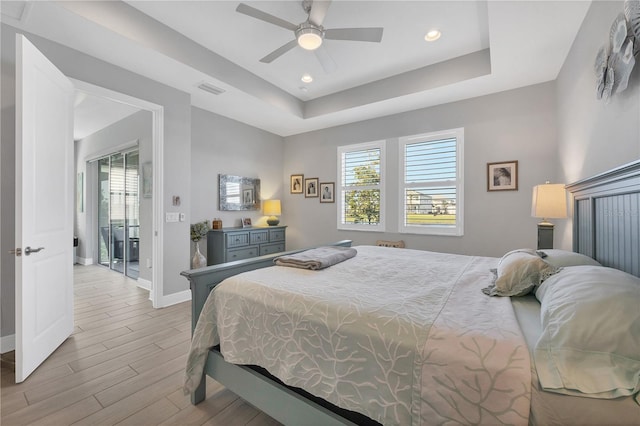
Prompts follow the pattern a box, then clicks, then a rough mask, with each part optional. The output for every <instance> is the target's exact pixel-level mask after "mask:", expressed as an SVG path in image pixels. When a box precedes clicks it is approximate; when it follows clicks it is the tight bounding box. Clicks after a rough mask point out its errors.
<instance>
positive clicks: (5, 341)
mask: <svg viewBox="0 0 640 426" xmlns="http://www.w3.org/2000/svg"><path fill="white" fill-rule="evenodd" d="M15 350H16V335H15V334H11V335H9V336H2V337H0V354H6V353H7V352H11V351H15Z"/></svg>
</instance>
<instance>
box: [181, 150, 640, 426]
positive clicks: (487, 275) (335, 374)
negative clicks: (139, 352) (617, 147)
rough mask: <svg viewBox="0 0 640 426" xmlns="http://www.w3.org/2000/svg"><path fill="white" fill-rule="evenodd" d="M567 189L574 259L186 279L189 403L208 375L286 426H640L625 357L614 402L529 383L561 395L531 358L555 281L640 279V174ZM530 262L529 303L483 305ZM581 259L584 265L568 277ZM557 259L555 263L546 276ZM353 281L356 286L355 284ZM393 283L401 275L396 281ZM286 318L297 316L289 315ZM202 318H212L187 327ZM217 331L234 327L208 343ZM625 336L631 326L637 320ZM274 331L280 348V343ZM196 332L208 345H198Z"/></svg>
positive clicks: (216, 273)
mask: <svg viewBox="0 0 640 426" xmlns="http://www.w3.org/2000/svg"><path fill="white" fill-rule="evenodd" d="M568 189H569V191H570V192H571V193H572V202H573V208H574V250H575V251H576V252H578V253H583V254H584V255H585V256H582V255H580V256H581V257H579V258H578V257H576V256H574V254H573V253H564V252H562V251H553V250H552V251H549V253H545V255H546V256H547V260H544V259H543V260H544V262H543V261H542V260H540V259H542V258H540V256H541V255H540V254H536V253H533V254H532V253H528V252H526V250H514V253H507V254H505V256H503V258H488V257H477V256H462V255H451V254H442V253H435V252H422V251H416V250H408V249H396V248H384V247H369V246H359V247H355V250H356V251H357V255H356V256H354V257H353V258H352V259H349V260H346V261H344V262H342V263H339V264H336V265H334V266H331V267H329V268H326V269H324V270H322V271H309V270H303V269H299V268H289V267H284V266H273V261H274V258H275V257H277V255H274V256H263V257H261V258H257V259H251V260H246V261H239V262H232V263H229V264H223V265H216V266H211V267H207V268H202V269H199V270H193V271H186V272H184V273H183V275H184V276H186V277H187V278H188V279H189V281H190V283H191V289H192V293H193V299H192V300H193V327H194V342H193V343H192V347H198V346H200V350H199V352H198V351H197V350H196V351H192V352H191V354H190V366H189V367H188V372H187V381H186V389H188V390H189V391H192V402H193V403H198V402H199V401H201V400H202V399H203V398H204V394H205V388H204V386H205V381H204V380H202V377H203V374H208V375H209V376H211V377H213V378H214V379H215V380H217V381H219V382H220V383H222V384H223V385H225V386H226V387H228V388H229V389H230V390H232V391H233V392H235V393H237V394H238V395H240V396H241V397H242V398H244V399H245V400H247V401H248V402H249V403H251V404H253V405H254V406H256V407H258V408H260V409H261V410H263V411H265V412H266V413H267V414H269V415H270V416H272V417H274V418H275V419H276V420H279V421H280V422H282V423H284V424H292V425H296V424H305V425H306V424H319V425H328V424H376V423H380V424H403V425H417V424H453V423H458V424H469V423H479V424H496V423H510V424H527V423H530V424H605V423H606V424H615V423H617V424H638V423H640V405H639V403H638V401H636V400H635V397H637V395H638V394H637V390H638V389H636V388H634V386H635V385H636V384H637V383H635V384H634V383H631V384H629V380H631V381H633V380H634V377H630V376H633V374H630V373H629V372H633V371H634V368H636V364H634V363H635V360H633V359H631V361H629V358H633V356H631V357H629V356H626V355H628V354H622V358H616V361H617V364H620V362H619V360H620V359H622V360H623V361H624V362H623V363H622V364H624V363H625V362H626V363H627V364H625V365H623V367H624V368H623V370H622V372H621V373H620V374H619V376H620V377H618V375H616V374H618V373H619V371H618V370H616V374H614V375H613V376H614V377H615V378H617V379H619V381H621V382H625V380H626V382H625V383H624V384H620V383H617V384H616V386H614V387H615V392H618V393H615V392H614V391H612V390H611V389H612V387H611V386H608V387H606V386H605V389H604V390H603V389H601V387H602V386H601V383H596V384H595V385H594V384H593V383H587V384H586V385H584V384H582V383H577V384H576V386H577V387H579V388H580V387H581V386H587V387H589V386H592V387H594V388H598V389H595V390H591V388H589V390H588V392H593V393H591V394H585V393H583V392H577V393H576V391H575V390H573V391H572V390H571V389H569V390H568V391H566V392H565V391H564V390H563V389H560V390H558V389H555V391H549V389H547V390H543V389H542V388H541V385H540V380H543V379H544V381H545V383H551V386H552V387H553V386H555V387H556V388H557V387H558V386H557V385H554V383H555V382H554V380H555V381H557V380H558V379H557V378H556V377H554V376H553V372H551V373H549V372H548V371H546V370H545V369H544V368H542V367H544V366H545V361H544V358H541V357H544V356H546V354H547V352H550V351H547V350H545V351H540V348H539V347H537V346H536V343H537V342H538V341H539V340H541V336H543V334H544V333H545V330H546V329H545V327H543V326H542V324H541V316H542V317H545V318H546V316H547V308H548V306H547V305H549V303H547V304H546V305H545V301H544V300H545V299H543V300H542V302H541V301H539V300H538V298H537V296H538V293H544V294H546V296H544V295H542V296H543V297H547V298H549V297H551V296H549V295H550V294H555V293H554V292H556V293H558V294H560V295H559V296H555V295H554V296H553V297H558V298H559V297H561V296H562V291H565V289H566V288H569V286H566V285H565V284H564V283H565V282H566V281H567V279H568V278H566V277H567V276H569V275H570V274H576V273H581V274H582V273H584V270H587V269H588V268H600V269H596V270H595V271H596V272H594V273H591V272H590V271H589V276H590V277H592V276H598V273H600V271H602V270H605V269H606V272H607V273H610V272H613V271H616V273H617V272H619V273H621V274H622V272H620V271H625V272H626V273H625V279H626V277H633V276H634V275H635V276H636V277H637V276H638V275H640V271H639V270H638V259H639V258H640V253H639V250H640V234H639V232H640V231H639V230H638V228H639V222H640V220H639V219H638V217H639V216H638V214H639V213H638V211H639V209H638V207H639V206H640V201H639V199H640V162H634V163H631V164H628V165H625V166H623V167H620V168H618V169H615V170H612V171H610V172H607V173H603V174H601V175H598V176H595V177H593V178H590V179H586V180H583V181H580V182H577V183H575V184H572V185H569V186H568ZM350 245H351V242H350V241H342V242H339V243H337V246H339V247H349V246H350ZM287 254H294V253H293V252H289V253H287ZM507 255H509V256H511V257H507ZM529 255H531V256H532V257H536V260H535V263H536V264H540V265H544V268H546V269H545V270H544V271H542V270H541V271H542V272H540V274H539V279H538V278H536V280H538V282H537V283H534V284H533V287H532V289H529V290H533V291H534V293H535V294H534V293H530V294H526V295H523V296H521V297H511V298H510V297H489V296H487V295H486V294H483V293H482V291H481V290H482V289H483V288H484V289H485V290H487V292H491V291H494V292H495V290H496V287H497V284H498V283H500V282H502V283H504V282H505V280H503V279H502V278H503V277H504V278H506V277H507V276H509V274H507V273H506V272H505V271H507V270H508V268H507V266H509V265H510V262H509V261H508V259H520V258H525V257H527V256H529ZM576 258H578V259H580V262H578V263H576V264H575V265H574V264H571V262H574V261H575V259H576ZM527 259H528V258H527ZM558 259H559V260H560V261H561V262H565V263H564V264H560V265H553V264H552V260H554V261H555V260H558ZM567 259H569V263H566V261H567ZM389 260H391V262H390V263H385V262H388V261H389ZM583 260H584V262H582V261H583ZM590 262H594V263H593V264H591V263H590ZM596 262H599V263H600V264H602V265H604V266H605V267H608V266H612V267H615V268H616V269H615V270H614V269H613V268H603V267H602V266H599V265H597V263H596ZM512 263H513V262H512ZM529 263H531V262H529ZM529 263H527V264H529ZM582 263H584V264H582ZM513 264H515V263H513ZM549 265H551V266H549ZM263 268H267V269H263ZM581 268H582V269H581ZM492 269H495V270H496V272H493V271H492ZM583 269H584V270H583ZM610 270H611V271H610ZM354 271H355V276H356V278H354V277H353V276H351V275H350V274H353V272H354ZM545 271H546V272H545ZM543 272H544V273H543ZM400 273H407V274H408V276H406V277H404V278H402V279H401V280H399V281H398V280H397V277H398V276H399V274H400ZM239 274H240V275H239ZM580 276H582V275H580ZM496 278H498V279H497V280H496ZM345 279H346V280H347V282H349V285H348V286H347V285H345V284H344V283H345V281H344V280H345ZM543 279H544V281H543V282H542V281H541V280H543ZM603 279H608V278H606V277H605V278H603ZM563 280H564V281H563ZM223 281H224V285H223V286H220V287H219V288H217V289H216V292H214V293H215V297H212V298H211V299H217V301H214V302H210V303H209V304H210V305H211V306H208V305H207V303H206V300H207V298H208V295H209V293H210V291H211V289H213V288H215V287H217V286H218V285H219V284H220V283H221V282H223ZM374 281H375V282H374ZM512 281H513V280H512ZM517 281H518V283H521V282H522V280H521V279H519V280H517ZM301 282H304V283H305V285H304V286H302V285H301V284H300V283H301ZM541 282H542V284H543V285H540V284H541ZM556 282H557V285H556ZM416 283H417V285H416ZM629 283H630V288H625V289H624V291H630V292H632V293H631V294H632V295H633V294H635V293H633V292H634V291H636V289H635V287H633V286H634V285H635V284H636V282H635V281H633V278H631V280H630V281H629ZM492 285H493V288H492ZM265 287H269V290H265V289H264V288H265ZM427 287H428V288H429V289H428V291H427V290H425V289H426V288H427ZM507 287H508V286H507ZM601 287H602V286H601ZM509 290H510V291H517V292H521V293H528V291H527V290H523V289H520V288H515V287H514V288H512V289H509ZM542 296H541V298H542ZM603 297H609V296H608V295H605V296H603ZM627 299H629V298H627ZM329 300H331V301H333V302H332V303H333V305H330V304H329ZM336 300H337V301H341V302H340V303H337V304H336V303H335V301H336ZM553 300H556V299H553ZM292 306H293V307H296V309H295V310H294V313H291V312H288V311H287V308H289V307H292ZM209 311H210V312H215V313H216V315H217V317H215V315H210V316H208V318H210V319H209V320H207V319H204V320H202V319H201V320H200V321H198V318H200V316H201V314H202V315H207V314H209V313H210V312H209ZM617 311H619V312H622V313H624V312H625V311H624V309H616V312H617ZM203 312H204V313H203ZM300 312H303V314H301V313H300ZM399 312H401V313H402V315H401V316H400V315H399V314H398V313H399ZM234 313H240V316H239V317H234V316H233V315H234ZM621 315H622V314H621ZM608 316H611V315H608ZM319 317H322V318H323V321H318V320H316V319H317V318H319ZM218 323H219V324H222V323H225V324H226V325H230V328H229V329H223V328H222V327H221V328H220V330H218V328H217V324H218ZM636 323H637V324H636ZM198 324H199V326H198ZM363 324H364V325H363ZM632 324H636V327H640V322H638V321H635V322H633V323H632ZM274 325H275V329H277V330H279V333H284V334H285V335H282V334H280V335H278V333H276V332H275V331H274V327H273V326H274ZM268 326H271V328H268ZM199 328H200V329H207V330H209V331H213V333H209V334H208V337H204V338H203V337H202V335H203V333H202V331H201V330H198V329H199ZM310 330H311V332H309V331H310ZM305 333H306V334H305ZM612 333H613V332H612ZM609 334H611V333H609ZM614 334H615V333H614ZM204 335H207V333H204ZM626 335H630V336H631V338H632V339H631V340H632V342H631V344H632V345H633V339H635V340H636V341H637V340H640V330H638V329H637V328H636V329H634V328H631V332H630V333H629V330H628V329H627V330H626ZM390 336H391V337H393V338H391V337H390ZM347 342H349V343H350V344H351V345H347ZM210 346H213V348H210ZM202 348H204V350H203V349H202ZM309 348H313V351H310V350H308V349H309ZM221 353H224V354H225V357H223V356H222V355H221ZM198 357H200V358H201V362H197V360H196V358H198ZM225 358H226V360H225ZM636 358H637V357H636ZM541 360H542V361H541ZM192 361H194V362H192ZM337 361H341V362H337ZM638 362H639V363H640V360H638ZM198 364H199V365H200V366H201V367H195V368H194V367H193V365H198ZM617 364H616V365H617ZM256 365H258V366H259V367H256ZM198 368H201V370H199V369H198ZM625 368H626V369H625ZM637 371H638V372H639V374H640V369H638V370H637ZM607 377H608V376H607ZM635 379H636V382H637V381H639V380H640V378H639V377H636V378H635ZM581 389H582V388H581ZM582 390H583V391H584V389H582ZM598 392H600V393H598ZM612 392H614V394H613V395H612V394H611V393H612ZM607 393H608V394H607ZM605 394H607V395H605Z"/></svg>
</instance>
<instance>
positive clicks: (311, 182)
mask: <svg viewBox="0 0 640 426" xmlns="http://www.w3.org/2000/svg"><path fill="white" fill-rule="evenodd" d="M304 196H305V197H307V198H315V197H318V178H309V179H305V180H304Z"/></svg>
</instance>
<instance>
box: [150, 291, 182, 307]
mask: <svg viewBox="0 0 640 426" xmlns="http://www.w3.org/2000/svg"><path fill="white" fill-rule="evenodd" d="M189 300H191V290H184V291H180V292H178V293H172V294H168V295H166V296H162V297H161V298H160V303H159V305H158V306H154V308H166V307H167V306H171V305H176V304H178V303H182V302H188V301H189Z"/></svg>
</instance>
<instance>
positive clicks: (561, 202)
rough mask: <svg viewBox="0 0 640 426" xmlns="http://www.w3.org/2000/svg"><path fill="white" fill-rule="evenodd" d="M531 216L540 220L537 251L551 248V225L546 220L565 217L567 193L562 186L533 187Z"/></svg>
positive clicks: (552, 184)
mask: <svg viewBox="0 0 640 426" xmlns="http://www.w3.org/2000/svg"><path fill="white" fill-rule="evenodd" d="M531 216H533V217H538V218H542V221H541V222H539V223H538V249H552V248H553V223H551V222H549V220H548V219H561V218H566V217H567V193H566V190H565V189H564V184H561V183H549V181H547V183H545V184H543V185H536V186H534V187H533V198H532V201H531Z"/></svg>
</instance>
